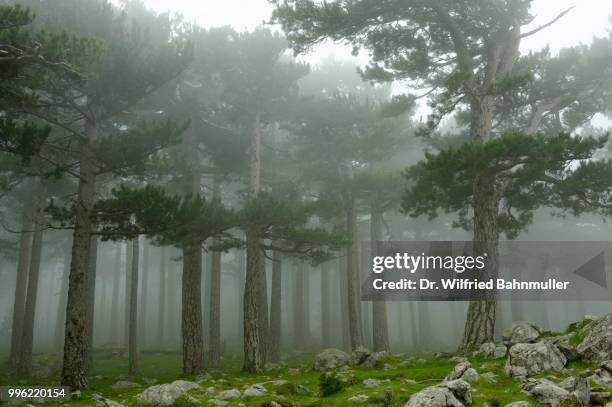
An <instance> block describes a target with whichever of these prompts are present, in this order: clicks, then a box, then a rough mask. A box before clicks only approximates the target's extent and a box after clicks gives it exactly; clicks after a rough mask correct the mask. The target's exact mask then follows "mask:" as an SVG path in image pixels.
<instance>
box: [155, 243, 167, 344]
mask: <svg viewBox="0 0 612 407" xmlns="http://www.w3.org/2000/svg"><path fill="white" fill-rule="evenodd" d="M167 253H168V251H167V249H166V247H164V246H162V247H161V248H160V259H159V286H158V288H159V294H158V295H159V296H158V300H157V301H158V305H159V309H158V313H157V314H158V315H157V345H158V347H159V348H160V349H161V348H162V347H163V346H164V343H165V342H164V334H165V332H164V325H165V323H166V289H167V287H166V279H167V277H166V275H167V273H168V254H167Z"/></svg>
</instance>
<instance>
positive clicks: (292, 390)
mask: <svg viewBox="0 0 612 407" xmlns="http://www.w3.org/2000/svg"><path fill="white" fill-rule="evenodd" d="M276 392H277V393H278V394H280V395H283V396H292V395H294V394H297V392H298V391H297V387H296V386H295V384H293V383H292V382H286V383H283V384H281V385H280V386H278V387H277V388H276Z"/></svg>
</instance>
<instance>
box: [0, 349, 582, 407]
mask: <svg viewBox="0 0 612 407" xmlns="http://www.w3.org/2000/svg"><path fill="white" fill-rule="evenodd" d="M313 359H314V355H313V354H301V355H297V356H294V357H292V358H290V359H288V360H287V361H286V362H285V363H284V364H283V367H281V368H278V369H273V370H269V371H266V372H265V373H263V374H261V375H251V374H244V373H241V372H240V363H241V360H240V358H239V357H238V356H226V357H225V358H224V359H223V366H224V368H223V369H220V370H213V371H210V372H209V373H208V374H207V375H205V376H204V377H202V376H201V377H197V378H196V377H184V376H182V375H181V357H180V354H179V353H170V352H142V354H141V355H140V361H139V365H140V374H139V375H138V376H135V377H130V376H127V375H126V374H125V372H126V371H127V358H126V357H125V356H122V355H121V354H119V353H118V352H112V351H102V350H100V351H97V352H95V373H94V375H93V376H92V377H91V379H90V387H89V388H88V389H87V390H84V391H82V392H81V395H80V398H79V399H72V400H71V401H70V402H62V403H59V404H58V403H55V404H54V403H47V404H46V405H70V406H94V405H96V402H95V400H96V399H98V398H99V395H100V396H102V398H103V399H106V400H107V401H108V400H114V401H116V402H118V403H121V404H122V405H124V406H135V405H136V398H135V396H136V395H137V394H138V393H140V392H142V391H143V390H144V389H145V388H147V387H149V386H151V385H152V384H154V383H169V382H172V381H174V380H176V379H178V378H181V379H184V380H189V381H195V382H198V383H199V384H200V385H201V386H202V388H203V389H210V390H208V392H210V394H209V395H203V394H202V392H200V394H198V398H199V400H198V403H197V404H196V403H194V399H192V398H189V397H188V398H185V397H183V398H180V399H179V400H177V401H176V402H175V404H174V405H177V406H193V405H202V406H211V405H214V404H213V403H214V397H215V396H216V395H218V394H219V393H220V392H221V391H223V390H229V389H238V390H240V391H241V393H242V395H241V397H239V398H236V399H232V400H227V403H228V404H227V406H278V405H280V406H351V405H362V406H363V405H378V406H382V405H384V397H385V391H388V390H392V392H393V399H392V402H391V404H390V405H391V406H403V405H404V404H405V403H406V401H407V400H408V399H409V398H410V396H411V395H413V394H414V393H416V392H417V391H419V390H421V389H423V388H425V387H428V386H432V385H435V384H437V383H439V382H440V381H442V380H443V379H444V377H445V376H446V375H447V374H448V373H449V372H450V371H451V370H452V369H453V367H454V366H455V365H456V364H457V361H456V360H455V359H453V358H451V357H450V356H448V355H447V356H440V355H438V356H434V355H395V354H394V355H389V356H387V357H385V358H384V359H382V360H381V361H380V364H379V365H380V367H376V368H368V367H364V366H352V367H350V368H347V369H344V370H343V371H341V373H339V374H340V375H341V376H342V378H343V380H345V382H343V384H342V385H341V386H340V388H339V389H338V391H337V392H336V393H334V394H332V395H329V396H326V397H322V396H321V395H320V391H321V388H320V381H319V380H320V376H321V374H322V373H321V372H319V371H317V370H315V369H314V368H313ZM451 359H452V360H451ZM468 359H469V361H470V362H471V363H472V366H473V367H474V368H475V369H476V370H477V371H478V373H480V377H479V379H478V380H476V381H474V382H472V383H471V385H472V398H473V405H474V406H490V407H496V406H504V405H506V404H507V403H510V402H513V401H520V400H525V401H529V402H530V403H531V404H530V405H533V406H536V405H539V404H538V403H536V402H534V401H533V399H531V400H530V399H529V398H528V397H527V396H526V395H524V394H523V393H521V391H520V388H519V382H518V381H516V380H513V379H511V378H509V377H508V376H507V375H505V374H504V373H503V367H504V363H505V358H501V359H484V358H481V357H468ZM35 361H36V365H37V366H38V367H39V368H40V367H43V368H44V367H48V369H53V370H54V371H57V366H58V364H59V360H58V355H57V354H56V355H53V354H38V355H36V357H35ZM584 368H585V366H584V365H583V364H582V363H580V362H572V363H570V364H569V365H568V366H567V370H566V371H565V372H564V373H563V374H561V373H559V372H555V373H554V374H553V375H551V374H545V375H543V376H545V377H548V378H551V379H554V380H555V381H556V380H562V379H563V378H564V376H569V375H578V374H579V372H580V371H582V370H584ZM0 370H4V369H0ZM47 371H49V370H47ZM487 372H491V373H492V374H494V375H495V376H494V381H495V383H493V382H492V381H491V379H490V378H491V377H492V375H484V376H483V374H484V373H487ZM368 379H375V380H374V383H377V384H376V385H374V386H372V387H368V386H367V385H366V383H368ZM118 381H129V382H132V385H134V386H136V384H137V385H138V387H131V388H116V387H117V386H115V387H113V385H116V383H117V382H118ZM57 382H58V376H57V373H55V374H52V375H50V376H49V377H47V378H44V379H29V380H17V379H15V378H12V379H11V378H10V377H8V376H6V375H5V374H2V375H0V386H7V385H56V384H57ZM364 382H365V383H364ZM371 382H372V380H370V384H371ZM253 384H261V385H263V386H264V387H265V388H266V390H267V393H266V395H264V396H258V397H247V396H244V393H243V391H244V389H246V388H248V387H249V386H251V385H253ZM211 388H212V389H211ZM358 395H366V396H367V401H365V402H353V401H349V399H350V398H351V397H354V396H358ZM272 402H275V403H278V404H274V403H272ZM111 403H112V402H111ZM98 405H113V404H98ZM116 405H118V404H116Z"/></svg>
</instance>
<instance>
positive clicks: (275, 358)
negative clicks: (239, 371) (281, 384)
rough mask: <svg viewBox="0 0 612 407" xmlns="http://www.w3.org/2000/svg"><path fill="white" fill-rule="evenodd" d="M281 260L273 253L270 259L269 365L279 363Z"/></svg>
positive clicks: (276, 253) (278, 254)
mask: <svg viewBox="0 0 612 407" xmlns="http://www.w3.org/2000/svg"><path fill="white" fill-rule="evenodd" d="M281 296H282V258H281V255H280V253H279V252H278V251H274V255H273V259H272V296H271V299H270V330H269V334H270V340H269V342H268V345H269V347H268V360H269V361H270V362H271V363H279V362H280V361H281V321H282V309H281V307H282V298H281Z"/></svg>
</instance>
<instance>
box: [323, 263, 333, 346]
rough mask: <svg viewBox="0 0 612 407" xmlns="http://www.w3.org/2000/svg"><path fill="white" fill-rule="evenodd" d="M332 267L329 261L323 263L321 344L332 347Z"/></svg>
mask: <svg viewBox="0 0 612 407" xmlns="http://www.w3.org/2000/svg"><path fill="white" fill-rule="evenodd" d="M331 270H332V269H331V268H330V267H329V262H326V263H323V264H321V345H322V346H323V347H324V348H329V347H331V338H332V335H331V330H332V324H331V321H332V316H331V312H332V305H331V298H330V297H331V290H330V288H331V287H330V286H331V283H332V282H331V275H330V274H331Z"/></svg>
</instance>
